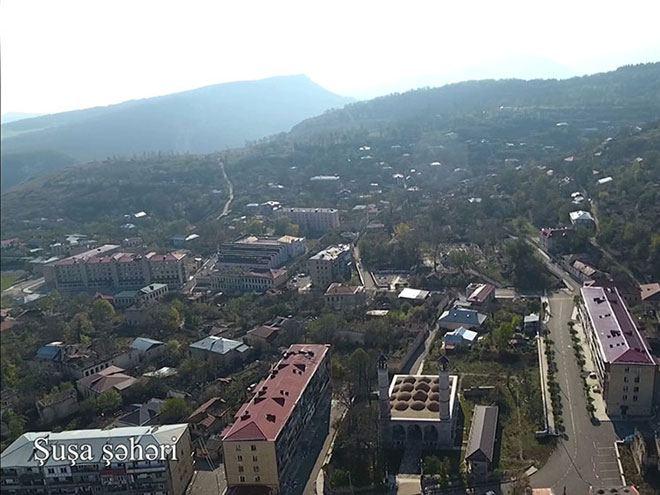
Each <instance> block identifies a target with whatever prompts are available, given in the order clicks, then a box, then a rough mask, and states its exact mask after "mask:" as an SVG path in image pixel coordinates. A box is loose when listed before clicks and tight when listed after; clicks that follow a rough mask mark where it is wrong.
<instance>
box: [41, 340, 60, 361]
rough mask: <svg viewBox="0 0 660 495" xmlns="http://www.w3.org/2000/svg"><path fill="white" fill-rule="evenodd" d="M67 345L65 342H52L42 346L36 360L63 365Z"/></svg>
mask: <svg viewBox="0 0 660 495" xmlns="http://www.w3.org/2000/svg"><path fill="white" fill-rule="evenodd" d="M64 354H65V345H64V342H51V343H50V344H46V345H43V346H41V347H40V348H39V349H38V350H37V354H36V356H35V357H36V359H38V360H40V361H46V362H50V363H61V362H62V361H64Z"/></svg>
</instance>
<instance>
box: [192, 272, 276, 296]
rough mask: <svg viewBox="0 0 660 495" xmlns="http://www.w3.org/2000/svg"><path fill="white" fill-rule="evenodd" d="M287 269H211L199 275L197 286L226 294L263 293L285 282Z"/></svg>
mask: <svg viewBox="0 0 660 495" xmlns="http://www.w3.org/2000/svg"><path fill="white" fill-rule="evenodd" d="M286 280H287V271H286V270H285V269H284V268H264V269H256V268H253V269H246V268H228V267H223V268H221V269H216V270H213V271H212V272H211V273H210V274H209V275H207V276H206V277H200V279H199V284H198V285H199V286H200V287H206V288H209V289H211V290H215V291H222V292H225V293H227V294H245V293H258V294H263V293H264V292H267V291H269V290H271V289H277V288H279V287H282V286H283V285H285V284H286Z"/></svg>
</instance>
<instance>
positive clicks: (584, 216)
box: [568, 210, 596, 230]
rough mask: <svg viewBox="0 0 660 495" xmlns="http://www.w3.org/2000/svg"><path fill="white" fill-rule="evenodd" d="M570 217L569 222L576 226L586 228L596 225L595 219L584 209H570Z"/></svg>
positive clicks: (592, 227) (589, 228)
mask: <svg viewBox="0 0 660 495" xmlns="http://www.w3.org/2000/svg"><path fill="white" fill-rule="evenodd" d="M568 216H569V218H570V219H571V224H572V225H574V226H575V227H578V228H585V229H588V230H591V229H594V228H595V227H596V221H595V220H594V217H593V216H591V213H589V212H588V211H584V210H578V211H572V212H570V213H569V214H568Z"/></svg>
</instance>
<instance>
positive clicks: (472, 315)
mask: <svg viewBox="0 0 660 495" xmlns="http://www.w3.org/2000/svg"><path fill="white" fill-rule="evenodd" d="M486 318H487V316H486V315H483V314H481V313H478V312H477V311H474V310H473V309H463V308H454V309H452V310H450V311H445V312H444V313H442V315H441V316H440V322H441V323H460V324H466V325H481V324H482V323H483V322H484V321H486Z"/></svg>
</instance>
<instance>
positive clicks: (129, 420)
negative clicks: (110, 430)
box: [113, 398, 165, 427]
mask: <svg viewBox="0 0 660 495" xmlns="http://www.w3.org/2000/svg"><path fill="white" fill-rule="evenodd" d="M164 402H165V401H164V400H163V399H156V398H151V399H149V400H148V401H147V402H145V403H144V404H130V405H129V406H127V407H126V408H125V409H126V413H125V414H123V415H121V416H120V417H119V418H117V419H116V420H115V421H114V423H113V427H122V426H145V425H153V424H156V422H157V420H158V416H159V415H160V410H161V408H162V407H163V403H164Z"/></svg>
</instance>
